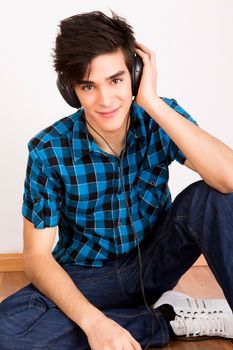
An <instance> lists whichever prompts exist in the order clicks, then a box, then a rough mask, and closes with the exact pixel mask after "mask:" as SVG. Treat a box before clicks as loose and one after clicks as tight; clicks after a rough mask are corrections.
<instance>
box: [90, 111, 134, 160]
mask: <svg viewBox="0 0 233 350" xmlns="http://www.w3.org/2000/svg"><path fill="white" fill-rule="evenodd" d="M126 124H127V126H126ZM129 125H130V116H129V115H128V117H127V118H126V120H125V122H124V124H123V126H122V128H121V129H120V130H117V131H114V132H105V133H104V134H103V132H99V131H98V130H94V129H93V128H92V126H91V125H90V124H89V123H88V122H87V120H86V126H87V130H88V132H89V133H90V134H91V135H92V137H93V138H94V140H95V141H96V143H97V145H98V146H99V147H100V148H101V149H102V150H103V151H105V152H107V153H109V154H113V155H118V156H120V154H121V151H122V148H123V147H124V142H125V137H126V135H127V131H128V129H129ZM96 131H97V132H98V133H97V132H96ZM99 134H100V135H101V136H102V137H103V138H104V139H105V140H106V141H107V142H105V141H104V139H103V138H102V137H101V136H100V135H99ZM108 144H109V145H110V146H111V148H112V149H113V150H112V149H111V148H110V147H109V146H108Z"/></svg>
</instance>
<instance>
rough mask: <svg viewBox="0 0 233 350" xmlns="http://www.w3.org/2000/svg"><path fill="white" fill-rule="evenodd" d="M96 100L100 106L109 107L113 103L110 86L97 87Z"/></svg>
mask: <svg viewBox="0 0 233 350" xmlns="http://www.w3.org/2000/svg"><path fill="white" fill-rule="evenodd" d="M98 102H99V104H100V105H101V107H109V106H112V105H113V103H112V102H113V94H112V91H111V89H110V88H108V87H101V88H100V89H99V93H98Z"/></svg>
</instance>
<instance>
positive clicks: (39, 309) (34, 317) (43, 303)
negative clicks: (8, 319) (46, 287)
mask: <svg viewBox="0 0 233 350" xmlns="http://www.w3.org/2000/svg"><path fill="white" fill-rule="evenodd" d="M51 308H56V305H55V304H54V303H53V302H52V301H51V300H50V299H48V298H46V297H45V296H44V295H42V294H40V293H38V292H36V293H34V294H33V295H32V297H31V299H30V303H29V305H28V307H27V309H26V310H24V311H23V312H21V313H17V314H15V315H14V316H13V317H14V323H17V324H19V325H20V326H19V327H18V329H17V336H18V337H22V336H25V335H26V334H27V333H29V332H30V331H32V330H33V328H34V327H35V326H36V325H37V324H38V323H39V322H40V320H41V318H42V317H43V316H44V315H45V314H46V313H47V312H48V311H49V310H50V309H51Z"/></svg>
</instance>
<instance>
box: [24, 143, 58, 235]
mask: <svg viewBox="0 0 233 350" xmlns="http://www.w3.org/2000/svg"><path fill="white" fill-rule="evenodd" d="M28 149H29V155H28V161H27V169H26V178H25V181H24V193H23V204H22V215H23V216H24V217H26V218H27V219H28V220H29V221H31V222H32V223H33V225H34V227H35V228H37V229H43V228H45V227H55V226H57V225H58V222H59V212H60V207H61V200H62V194H61V184H60V180H59V178H58V176H57V175H56V174H54V173H53V172H52V170H51V168H50V167H49V166H47V165H46V164H45V162H43V161H42V160H41V159H40V158H39V155H38V153H37V151H36V149H33V148H32V146H31V144H30V141H29V143H28Z"/></svg>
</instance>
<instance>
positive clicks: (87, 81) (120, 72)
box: [79, 70, 126, 84]
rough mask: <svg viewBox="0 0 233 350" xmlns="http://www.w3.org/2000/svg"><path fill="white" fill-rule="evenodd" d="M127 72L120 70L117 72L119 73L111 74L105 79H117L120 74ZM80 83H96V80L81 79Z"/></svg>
mask: <svg viewBox="0 0 233 350" xmlns="http://www.w3.org/2000/svg"><path fill="white" fill-rule="evenodd" d="M125 73H126V72H125V70H120V71H119V72H117V73H115V74H113V75H111V76H110V77H108V78H106V79H105V80H112V79H116V78H118V77H119V76H121V75H124V74H125ZM79 84H95V82H94V81H91V80H81V81H80V82H79Z"/></svg>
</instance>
